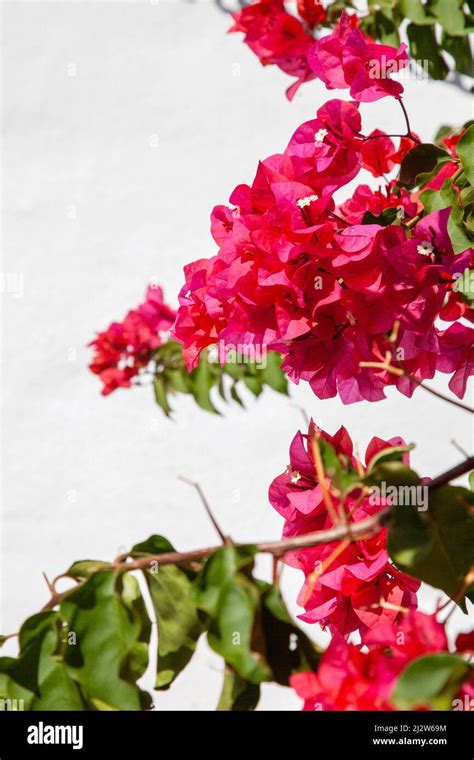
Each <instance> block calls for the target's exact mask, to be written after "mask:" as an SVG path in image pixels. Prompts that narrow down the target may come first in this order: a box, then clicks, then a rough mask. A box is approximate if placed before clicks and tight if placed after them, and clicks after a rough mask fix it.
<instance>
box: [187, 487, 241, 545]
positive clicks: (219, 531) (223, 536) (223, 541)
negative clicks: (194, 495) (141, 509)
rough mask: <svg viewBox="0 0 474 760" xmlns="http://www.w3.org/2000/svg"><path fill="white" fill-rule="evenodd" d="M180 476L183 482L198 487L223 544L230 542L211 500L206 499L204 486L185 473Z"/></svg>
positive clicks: (197, 489) (200, 496) (205, 507)
mask: <svg viewBox="0 0 474 760" xmlns="http://www.w3.org/2000/svg"><path fill="white" fill-rule="evenodd" d="M178 478H179V480H181V481H182V482H183V483H187V485H188V486H192V487H193V488H195V489H196V491H197V492H198V494H199V498H200V499H201V502H202V504H203V506H204V509H205V510H206V512H207V516H208V517H209V519H210V521H211V522H212V524H213V526H214V528H215V529H216V531H217V533H218V535H219V536H220V539H221V541H222V543H223V544H227V543H229V539H228V538H227V536H226V535H225V533H224V532H223V531H222V530H221V528H220V526H219V523H218V522H217V520H216V518H215V517H214V515H213V513H212V509H211V507H210V506H209V502H208V500H207V499H206V497H205V495H204V491H203V490H202V488H201V486H200V485H199V483H196V481H194V480H190V479H189V478H186V477H185V476H184V475H178Z"/></svg>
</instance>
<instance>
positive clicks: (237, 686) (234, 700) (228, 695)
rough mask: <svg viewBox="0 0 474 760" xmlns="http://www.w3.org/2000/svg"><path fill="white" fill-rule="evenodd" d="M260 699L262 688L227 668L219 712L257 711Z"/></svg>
mask: <svg viewBox="0 0 474 760" xmlns="http://www.w3.org/2000/svg"><path fill="white" fill-rule="evenodd" d="M259 699H260V686H259V685H258V684H253V683H249V682H248V681H246V680H245V679H243V678H241V676H239V674H238V673H236V672H235V670H232V668H228V667H227V668H226V670H225V673H224V683H223V686H222V692H221V695H220V698H219V702H218V705H217V710H218V711H223V710H227V711H236V712H237V711H238V712H244V711H249V710H255V708H256V707H257V705H258V701H259Z"/></svg>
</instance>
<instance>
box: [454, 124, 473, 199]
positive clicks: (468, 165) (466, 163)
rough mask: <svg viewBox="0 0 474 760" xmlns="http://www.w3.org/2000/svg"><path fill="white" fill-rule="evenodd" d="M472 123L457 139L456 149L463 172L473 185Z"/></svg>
mask: <svg viewBox="0 0 474 760" xmlns="http://www.w3.org/2000/svg"><path fill="white" fill-rule="evenodd" d="M473 145H474V124H472V125H471V126H470V127H469V129H467V130H466V132H464V134H463V136H462V137H461V139H460V140H459V142H458V144H457V146H456V151H457V154H458V156H459V158H460V160H461V164H462V167H463V169H464V173H465V175H466V177H467V178H468V180H469V182H470V183H471V185H474V148H473Z"/></svg>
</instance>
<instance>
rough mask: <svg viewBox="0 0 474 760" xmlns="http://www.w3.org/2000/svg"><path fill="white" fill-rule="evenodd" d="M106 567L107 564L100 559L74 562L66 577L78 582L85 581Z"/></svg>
mask: <svg viewBox="0 0 474 760" xmlns="http://www.w3.org/2000/svg"><path fill="white" fill-rule="evenodd" d="M106 565H107V563H106V562H101V561H100V560H98V559H81V560H78V561H77V562H74V563H73V564H72V565H71V567H70V568H69V569H68V570H66V572H65V573H64V575H65V576H68V577H69V578H74V579H75V580H77V581H80V580H85V579H86V578H90V576H91V575H93V574H94V573H96V572H97V571H98V570H100V569H101V568H103V567H105V566H106Z"/></svg>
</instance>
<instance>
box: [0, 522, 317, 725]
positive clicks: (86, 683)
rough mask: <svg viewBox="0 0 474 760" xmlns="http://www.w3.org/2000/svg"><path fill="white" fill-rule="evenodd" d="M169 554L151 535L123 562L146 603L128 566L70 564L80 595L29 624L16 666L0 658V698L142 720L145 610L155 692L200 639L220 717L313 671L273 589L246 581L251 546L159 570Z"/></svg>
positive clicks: (310, 652)
mask: <svg viewBox="0 0 474 760" xmlns="http://www.w3.org/2000/svg"><path fill="white" fill-rule="evenodd" d="M174 551H175V550H174V548H173V546H172V545H171V544H170V542H169V541H168V540H167V539H166V538H163V536H158V535H153V536H150V538H148V539H147V540H146V541H143V542H141V543H139V544H136V545H135V546H134V547H133V548H132V549H131V551H130V553H129V554H128V556H129V557H130V559H132V561H135V562H139V564H140V568H139V570H140V572H141V573H142V574H143V578H144V581H145V583H144V584H143V586H144V588H145V589H147V592H148V593H147V594H146V596H148V602H147V600H146V599H145V598H144V596H143V595H142V592H141V590H140V584H139V583H138V581H137V578H136V577H135V576H134V575H132V574H131V573H130V572H129V571H128V570H127V563H125V562H123V563H121V564H117V563H115V564H114V565H113V566H112V565H110V564H107V563H103V562H98V561H95V560H83V561H79V562H76V563H74V564H73V565H72V566H71V568H69V570H68V571H67V573H64V575H65V576H66V575H68V576H69V577H71V578H74V579H75V580H76V582H77V585H76V586H75V587H74V588H73V589H72V590H71V591H69V592H67V593H66V594H65V595H64V596H63V598H62V599H61V600H60V601H59V603H58V604H57V605H55V606H57V607H58V609H56V610H50V611H45V612H40V613H39V614H37V615H34V616H33V617H31V618H29V619H28V620H26V622H25V623H24V624H23V626H22V628H21V630H20V634H19V646H20V649H19V653H18V656H17V657H1V658H0V699H5V700H23V706H24V709H27V710H101V711H103V710H147V709H149V708H150V706H151V704H152V699H151V695H150V694H148V693H147V692H145V691H143V690H142V689H141V688H140V686H139V685H138V682H139V681H140V679H141V678H142V676H143V675H144V673H145V671H146V669H147V667H148V662H149V647H150V637H151V621H150V619H149V616H148V613H147V605H148V606H149V607H153V610H154V614H155V616H156V623H157V629H158V658H157V674H156V681H155V686H154V688H155V689H157V690H162V689H168V688H169V687H170V685H171V684H172V683H173V681H174V680H175V679H176V678H177V677H178V676H179V674H180V673H181V672H182V671H183V670H184V668H185V667H186V665H187V664H188V662H189V661H190V659H191V657H192V655H193V653H194V651H195V648H196V644H197V641H198V639H199V637H200V635H201V634H202V633H203V632H206V634H207V638H208V642H209V645H210V646H211V647H212V649H214V651H215V652H217V653H218V654H220V655H221V657H222V658H223V672H224V682H223V689H222V694H221V697H220V699H219V703H218V706H217V709H218V710H253V709H255V707H256V705H257V703H258V700H259V696H260V684H261V683H262V682H263V681H267V682H271V681H275V682H277V683H279V684H282V685H285V686H287V685H288V684H289V678H290V675H291V674H292V673H294V672H297V671H299V670H307V669H314V668H315V667H316V666H317V663H318V659H319V652H318V650H317V649H316V647H315V646H314V644H313V643H312V642H311V640H310V639H309V638H308V637H307V636H306V635H305V634H304V633H303V632H302V631H301V630H300V629H299V628H298V626H297V625H296V624H295V623H294V621H293V620H292V619H291V617H290V615H289V614H288V611H287V609H286V606H285V603H284V601H283V599H282V597H281V594H280V591H279V590H278V588H277V587H276V586H273V585H271V584H269V583H266V582H264V581H261V580H259V579H257V578H255V577H254V574H253V560H254V556H255V547H253V546H238V547H237V546H233V545H229V546H225V547H222V549H219V550H217V551H216V552H215V553H214V554H213V555H212V556H210V557H209V558H208V559H203V560H202V561H201V562H199V563H192V567H191V566H189V565H188V564H186V563H184V564H160V562H159V559H160V555H162V554H163V553H168V552H174ZM2 638H3V639H5V637H2ZM12 704H13V703H12Z"/></svg>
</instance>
